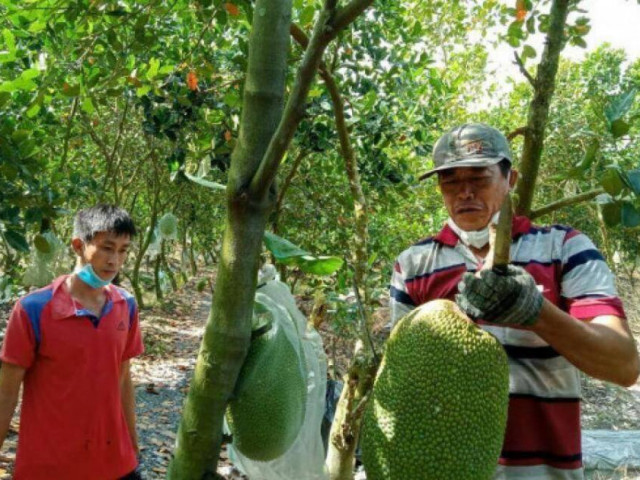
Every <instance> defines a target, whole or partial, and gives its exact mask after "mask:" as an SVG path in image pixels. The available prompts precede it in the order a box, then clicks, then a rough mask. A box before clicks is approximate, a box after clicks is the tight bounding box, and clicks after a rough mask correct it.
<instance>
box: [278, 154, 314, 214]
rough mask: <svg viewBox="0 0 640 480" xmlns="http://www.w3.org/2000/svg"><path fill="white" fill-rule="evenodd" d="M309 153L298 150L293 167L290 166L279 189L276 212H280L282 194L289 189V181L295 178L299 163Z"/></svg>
mask: <svg viewBox="0 0 640 480" xmlns="http://www.w3.org/2000/svg"><path fill="white" fill-rule="evenodd" d="M309 153H310V152H309V151H308V150H300V152H298V156H297V157H296V159H295V160H294V161H293V165H292V166H291V170H289V173H288V174H287V177H286V178H285V179H284V182H283V183H282V187H281V188H280V189H279V192H278V201H277V202H276V212H280V209H281V208H282V201H283V200H284V194H285V193H286V192H287V190H288V189H289V185H291V181H292V180H293V177H294V176H295V174H296V172H297V171H298V167H299V166H300V163H302V160H303V159H304V158H305V157H306V156H307V155H309Z"/></svg>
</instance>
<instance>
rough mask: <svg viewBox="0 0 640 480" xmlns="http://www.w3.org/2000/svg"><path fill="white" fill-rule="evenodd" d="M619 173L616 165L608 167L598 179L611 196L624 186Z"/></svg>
mask: <svg viewBox="0 0 640 480" xmlns="http://www.w3.org/2000/svg"><path fill="white" fill-rule="evenodd" d="M621 173H622V172H621V171H620V169H619V168H618V167H609V168H607V170H606V171H605V172H604V174H603V175H602V178H601V179H600V184H601V185H602V187H603V188H604V189H605V191H606V192H607V193H608V194H609V195H611V196H612V197H615V196H616V195H618V194H620V192H621V191H622V189H623V188H624V186H625V183H624V180H623V178H622V175H621Z"/></svg>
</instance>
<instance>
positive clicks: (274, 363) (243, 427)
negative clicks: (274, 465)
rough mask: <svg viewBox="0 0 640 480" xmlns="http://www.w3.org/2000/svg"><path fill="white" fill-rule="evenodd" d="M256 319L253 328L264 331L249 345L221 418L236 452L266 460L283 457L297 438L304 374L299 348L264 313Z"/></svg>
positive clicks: (304, 391)
mask: <svg viewBox="0 0 640 480" xmlns="http://www.w3.org/2000/svg"><path fill="white" fill-rule="evenodd" d="M256 306H258V307H259V306H260V304H259V303H256ZM260 317H261V318H262V325H261V326H257V327H256V330H257V331H258V332H260V331H262V332H264V333H260V334H259V335H258V336H256V337H255V338H254V339H253V340H252V341H251V346H250V347H249V352H248V353H247V357H246V359H245V362H244V364H243V366H242V369H241V370H240V374H239V376H238V381H237V383H236V388H235V391H234V398H233V399H232V400H231V401H230V402H229V407H228V409H227V416H226V418H227V423H228V424H229V428H230V430H231V432H232V434H233V445H234V446H235V448H237V449H238V451H239V452H240V453H242V454H243V455H244V456H246V457H247V458H250V459H252V460H259V461H264V462H266V461H269V460H273V459H275V458H278V457H280V456H281V455H283V454H284V453H285V452H286V451H287V450H288V449H289V447H290V446H291V445H292V444H293V441H294V440H295V439H296V437H297V436H298V432H299V431H300V427H301V426H302V423H303V421H304V416H305V410H306V407H305V406H306V401H307V378H306V371H307V370H306V365H305V362H304V353H303V351H302V344H301V343H299V344H295V343H293V342H292V339H291V338H289V337H288V336H287V334H286V332H285V330H284V328H282V327H281V326H279V325H278V323H277V322H276V321H274V319H273V318H272V314H271V312H270V311H269V310H267V309H264V308H263V309H262V310H260ZM256 330H254V331H256ZM265 330H266V332H265Z"/></svg>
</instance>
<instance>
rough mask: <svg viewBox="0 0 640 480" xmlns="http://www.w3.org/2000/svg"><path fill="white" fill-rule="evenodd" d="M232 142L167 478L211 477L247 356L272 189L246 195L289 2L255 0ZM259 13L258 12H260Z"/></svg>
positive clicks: (274, 84)
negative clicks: (220, 227)
mask: <svg viewBox="0 0 640 480" xmlns="http://www.w3.org/2000/svg"><path fill="white" fill-rule="evenodd" d="M254 12H255V14H254V16H253V26H252V32H251V37H250V40H249V64H248V69H247V78H246V81H245V91H244V99H243V109H242V120H241V125H240V133H239V137H238V143H237V146H236V148H235V149H234V151H233V155H232V159H231V167H230V172H229V182H228V185H227V217H226V224H225V232H224V236H223V243H222V252H221V260H220V263H219V267H218V274H217V278H216V288H215V291H214V296H213V303H212V307H211V312H210V314H209V318H208V321H207V325H206V327H205V332H204V338H203V340H202V344H201V346H200V352H199V354H198V360H197V363H196V368H195V372H194V375H193V377H192V380H191V385H190V389H189V394H188V396H187V400H186V402H185V406H184V409H183V414H182V421H181V423H180V428H179V431H178V440H177V445H176V450H175V457H174V459H173V461H172V462H171V465H170V467H169V473H168V478H169V479H179V480H200V479H206V478H215V472H216V467H217V463H218V456H219V453H220V448H221V443H222V423H223V417H224V413H225V410H226V406H227V402H228V401H229V398H230V396H231V394H232V392H233V389H234V387H235V383H236V379H237V377H238V373H239V371H240V368H241V367H242V363H243V361H244V358H245V356H246V354H247V350H248V348H249V343H250V338H251V316H252V313H253V297H254V294H255V288H256V282H257V271H258V266H259V265H258V262H259V254H260V251H261V247H262V237H263V234H264V228H265V224H266V221H267V215H268V213H269V210H270V208H271V207H272V205H273V202H274V201H275V198H274V196H273V195H272V194H270V193H271V191H272V185H271V184H269V185H264V186H263V188H262V189H261V190H262V191H263V192H264V194H263V195H252V194H250V192H248V190H247V186H248V184H249V183H250V182H251V180H252V178H253V177H254V175H255V172H256V170H257V169H258V166H259V164H260V161H261V160H262V158H263V156H264V153H265V150H266V148H267V146H268V145H269V141H270V140H271V138H272V136H273V133H274V132H275V130H276V128H277V126H278V122H279V121H280V119H281V116H282V110H283V96H284V89H285V82H286V70H287V53H288V49H289V24H290V22H291V0H277V1H275V0H257V2H256V4H255V7H254ZM258 12H260V13H258Z"/></svg>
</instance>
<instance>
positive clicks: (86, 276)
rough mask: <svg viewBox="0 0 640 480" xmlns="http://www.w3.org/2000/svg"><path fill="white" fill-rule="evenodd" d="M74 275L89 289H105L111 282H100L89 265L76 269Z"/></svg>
mask: <svg viewBox="0 0 640 480" xmlns="http://www.w3.org/2000/svg"><path fill="white" fill-rule="evenodd" d="M75 273H76V275H78V278H79V279H80V280H82V281H83V282H84V283H86V284H87V285H89V286H90V287H91V288H100V287H106V286H107V285H109V284H110V283H111V280H108V281H105V280H102V279H101V278H100V277H99V276H98V275H97V274H96V272H95V271H94V270H93V267H92V266H91V264H90V263H87V264H86V265H85V266H84V267H82V268H80V269H76V272H75Z"/></svg>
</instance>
